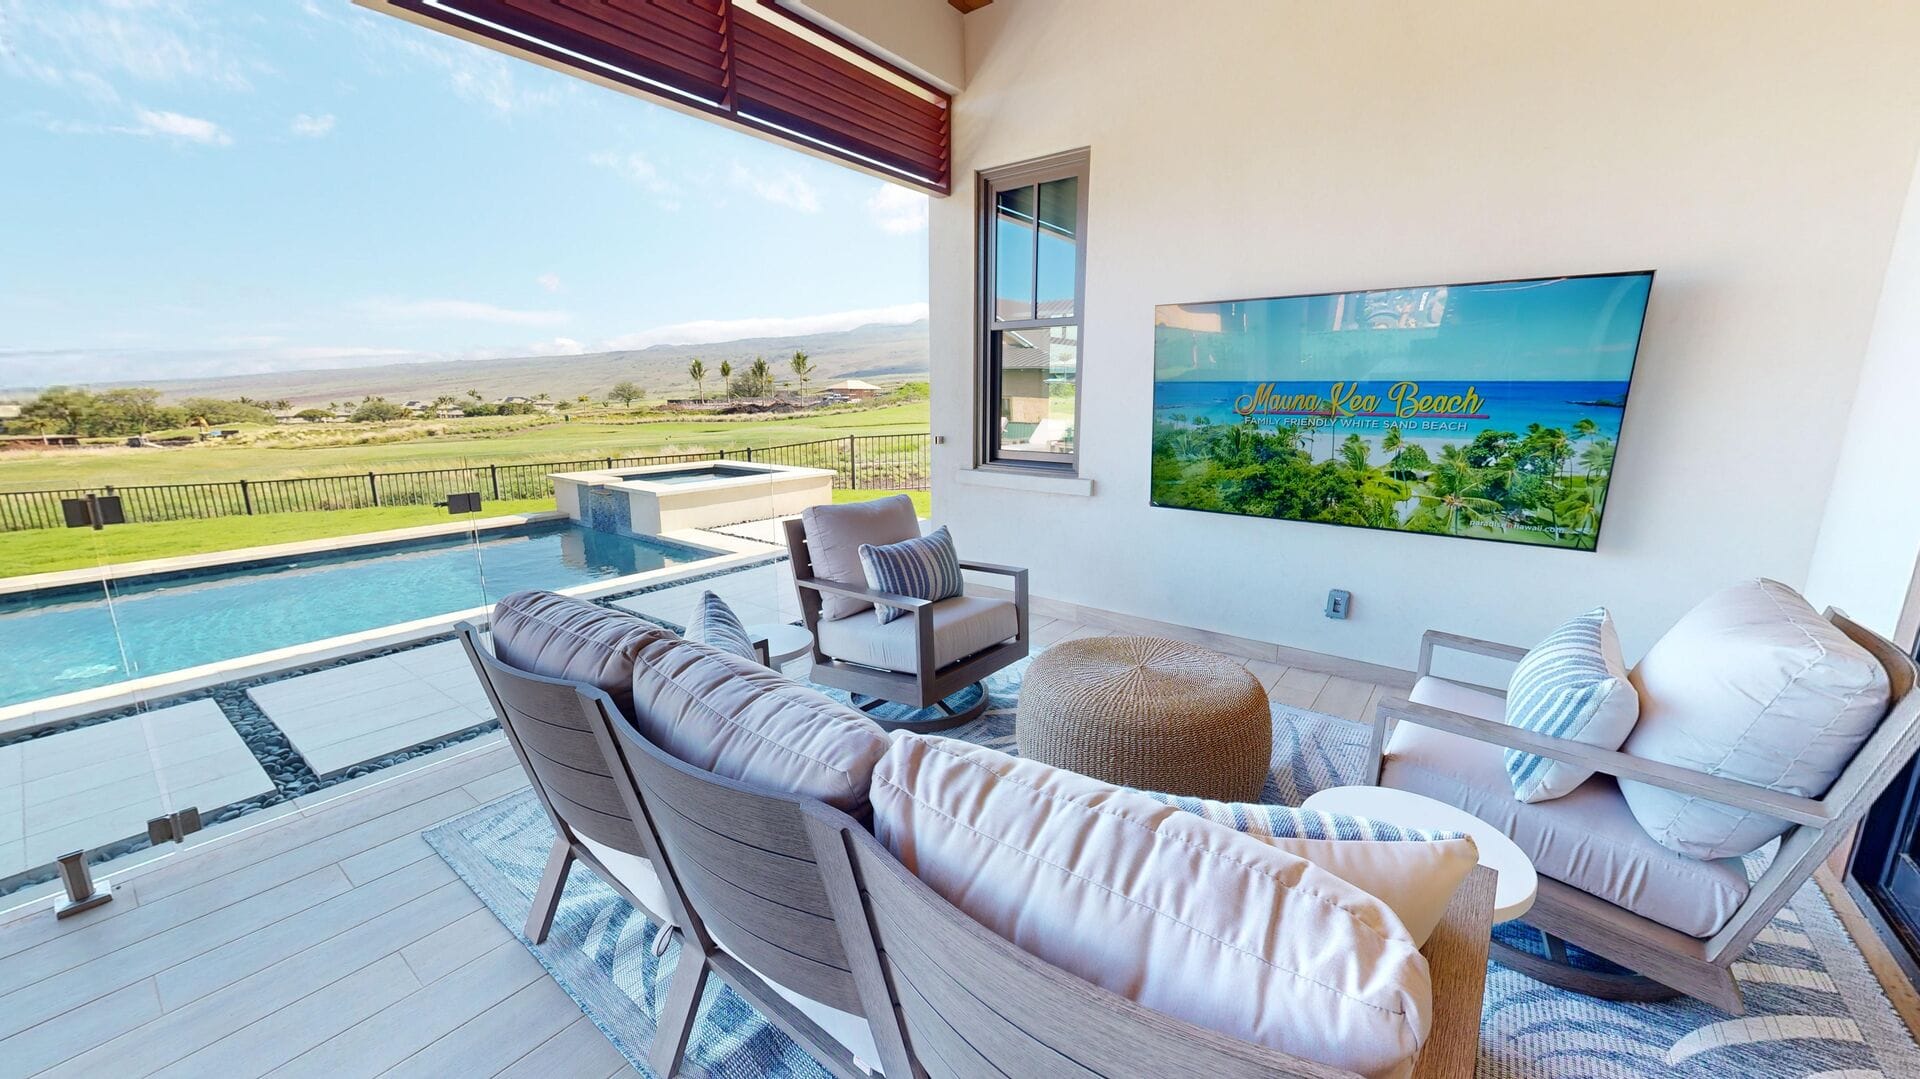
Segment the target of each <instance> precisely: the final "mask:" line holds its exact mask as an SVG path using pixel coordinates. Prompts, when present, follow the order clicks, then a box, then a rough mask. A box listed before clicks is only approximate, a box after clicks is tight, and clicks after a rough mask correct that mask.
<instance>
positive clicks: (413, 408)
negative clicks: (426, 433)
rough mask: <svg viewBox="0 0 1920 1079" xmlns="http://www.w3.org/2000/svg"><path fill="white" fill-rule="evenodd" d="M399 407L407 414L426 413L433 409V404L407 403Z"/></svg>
mask: <svg viewBox="0 0 1920 1079" xmlns="http://www.w3.org/2000/svg"><path fill="white" fill-rule="evenodd" d="M401 407H403V408H405V409H406V410H407V411H408V412H427V411H429V410H431V409H432V408H433V402H431V401H408V402H407V403H406V404H405V405H403V406H401Z"/></svg>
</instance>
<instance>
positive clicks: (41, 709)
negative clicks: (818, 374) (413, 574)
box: [0, 514, 785, 737]
mask: <svg viewBox="0 0 1920 1079" xmlns="http://www.w3.org/2000/svg"><path fill="white" fill-rule="evenodd" d="M538 516H540V518H541V519H543V520H548V519H552V517H553V516H555V515H544V514H543V515H538ZM557 516H560V517H561V518H563V519H564V515H563V514H562V515H557ZM497 520H501V521H506V522H509V523H514V524H524V523H526V522H525V521H524V520H522V519H521V518H519V517H510V518H498V519H497ZM468 525H469V522H462V523H461V524H460V525H459V528H458V529H456V531H463V530H464V529H465V528H466V527H468ZM428 527H430V528H439V529H442V531H445V529H444V526H439V525H434V526H428ZM396 531H412V530H411V529H407V530H396ZM432 534H438V533H432ZM366 536H380V537H382V539H381V540H379V541H376V542H391V541H392V540H393V539H395V538H396V537H395V535H394V533H392V532H387V533H367V534H366ZM357 538H361V539H364V538H365V537H364V536H363V537H357ZM416 538H417V537H416ZM659 538H660V539H662V540H665V541H667V542H669V543H676V544H679V545H680V546H683V547H689V548H693V549H694V550H701V551H712V552H714V554H713V556H712V557H710V558H701V559H697V560H695V561H692V562H682V563H680V564H678V565H674V566H666V567H663V568H661V569H656V570H648V571H646V572H644V573H630V574H627V575H625V576H622V577H612V578H608V579H607V580H604V581H594V582H591V583H589V584H583V585H574V586H571V587H568V588H559V589H555V590H554V591H556V592H558V593H560V594H561V595H566V596H574V597H577V598H580V599H593V598H596V597H599V596H604V595H611V594H614V593H618V592H626V591H630V590H633V589H635V588H649V587H653V586H658V585H665V584H671V583H673V582H675V581H678V580H680V579H681V578H693V577H700V576H703V575H705V574H709V573H713V572H716V571H720V570H727V569H733V568H738V567H741V566H745V565H747V564H748V563H751V562H754V561H757V560H760V559H764V558H766V557H767V556H768V555H769V554H770V553H774V552H776V551H778V552H780V553H785V552H784V551H783V550H781V549H780V548H777V547H775V546H773V545H771V544H768V543H763V542H760V541H758V540H749V539H745V538H742V537H738V536H730V535H727V534H725V533H719V532H711V531H707V530H705V529H681V530H678V531H675V532H669V533H664V534H662V535H661V536H660V537H659ZM366 545H368V544H363V543H356V544H353V546H356V547H357V546H366ZM279 546H292V545H279ZM323 549H327V548H323ZM250 550H251V551H254V552H258V551H263V550H267V548H258V547H256V548H251V549H250ZM228 553H229V554H230V555H231V554H232V552H228ZM289 553H291V552H289ZM252 557H253V558H257V557H259V556H258V555H257V554H255V555H253V556H252ZM229 560H232V559H229ZM248 560H251V559H248ZM156 561H172V560H170V559H169V560H156ZM492 613H493V611H492V607H491V606H490V605H487V606H479V607H468V608H465V609H463V610H458V611H451V612H448V613H445V614H438V615H432V616H429V617H427V618H417V619H414V620H412V621H410V622H399V623H395V624H393V625H388V626H380V627H377V628H374V629H369V630H362V631H360V632H358V633H349V634H342V635H340V636H335V637H328V638H324V639H322V640H318V641H310V642H308V643H306V644H299V645H289V646H287V647H285V648H276V649H272V650H269V651H265V652H255V653H252V654H250V655H245V656H236V657H234V658H232V659H226V660H220V661H218V662H214V663H204V664H201V665H200V666H197V667H188V668H185V669H183V670H178V671H169V672H167V673H165V674H155V675H148V676H146V677H144V678H134V679H129V680H126V681H122V682H114V683H111V684H109V685H104V686H94V687H91V688H89V689H83V690H76V691H74V692H72V693H63V694H60V695H57V696H53V697H41V698H38V699H35V700H31V701H22V702H20V703H19V704H12V705H7V706H5V707H0V737H7V736H11V735H16V734H23V733H26V732H29V731H33V730H38V729H39V728H42V727H48V726H52V725H55V724H59V723H66V722H68V721H71V720H75V719H82V718H85V717H87V716H90V715H94V714H96V713H100V712H108V711H114V710H116V709H121V708H129V707H133V706H136V705H139V704H141V703H143V702H149V701H155V700H159V699H161V698H165V697H169V696H173V695H175V694H180V693H187V692H191V691H193V690H196V689H206V688H208V687H211V686H216V685H219V684H221V683H223V682H232V681H236V680H238V679H243V678H252V677H258V676H260V675H264V674H271V673H273V672H275V671H277V670H283V669H285V668H288V667H295V666H304V665H308V664H313V663H325V662H330V661H333V660H338V659H346V658H350V657H352V656H357V655H360V654H363V653H367V652H374V651H378V650H380V649H383V648H391V647H393V646H395V645H399V644H405V643H407V642H409V641H413V640H418V639H420V638H423V637H432V636H436V635H439V634H444V633H448V632H451V631H452V630H453V628H454V627H455V626H457V625H459V624H460V623H461V622H469V621H471V622H478V623H480V624H481V625H482V626H484V625H485V624H486V623H487V622H488V620H489V619H490V618H491V616H492Z"/></svg>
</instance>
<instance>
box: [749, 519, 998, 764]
mask: <svg viewBox="0 0 1920 1079" xmlns="http://www.w3.org/2000/svg"><path fill="white" fill-rule="evenodd" d="M783 527H784V529H785V535H786V540H787V554H788V556H789V558H791V560H792V562H793V583H794V585H795V587H797V588H798V589H799V592H800V616H801V619H802V621H803V622H804V623H805V624H806V627H807V632H808V633H811V634H813V674H812V675H811V677H812V679H813V681H815V682H818V683H820V684H821V685H823V686H832V687H834V688H835V689H844V690H846V691H847V692H848V693H849V694H852V695H853V697H854V703H855V704H857V705H858V706H859V707H860V708H861V709H862V710H871V709H873V708H875V707H877V706H879V705H880V704H883V703H885V702H887V701H897V702H899V703H901V704H908V705H912V706H913V707H914V708H929V707H932V706H934V705H938V706H939V707H940V710H941V711H942V712H944V713H945V715H944V716H943V717H941V718H938V719H933V720H921V721H908V722H896V721H892V720H887V719H882V718H881V717H879V716H875V717H874V721H875V722H877V723H879V724H880V725H881V726H882V727H885V728H887V729H888V730H899V729H902V728H904V729H907V730H916V731H940V730H946V729H948V728H950V727H957V726H959V725H960V724H962V723H966V722H968V721H970V720H973V719H977V718H979V716H980V714H981V713H982V712H985V711H986V710H987V693H986V687H984V686H982V687H981V690H980V696H979V700H977V701H976V702H974V703H973V704H972V705H970V706H969V707H967V708H966V709H964V710H961V711H955V710H954V709H953V708H951V707H949V706H948V704H947V698H949V697H951V696H953V695H954V694H956V693H958V692H960V691H961V690H963V689H966V688H967V687H968V686H971V685H974V684H975V683H978V682H979V681H981V680H982V679H984V678H986V677H987V676H988V675H990V674H993V673H994V672H995V671H999V670H1002V669H1004V668H1006V667H1008V666H1010V665H1012V664H1014V663H1017V662H1019V661H1020V660H1022V659H1025V658H1026V656H1027V652H1028V650H1029V646H1030V642H1029V633H1028V623H1029V615H1028V606H1029V604H1028V596H1027V571H1026V570H1024V569H1021V568H1018V567H1015V566H1000V565H995V564H993V563H991V562H968V561H962V562H961V563H960V568H961V569H963V570H971V571H973V572H975V573H990V574H994V575H996V576H1001V577H1009V578H1012V580H1013V603H1014V607H1015V608H1016V609H1017V610H1018V611H1019V619H1020V622H1019V629H1018V631H1017V632H1016V633H1015V634H1014V636H1013V637H1012V638H1010V639H1008V640H1005V641H1002V642H1001V643H999V644H996V645H993V646H992V647H990V648H987V649H984V650H982V651H979V652H975V653H974V654H973V655H971V656H965V657H963V658H961V659H960V660H958V661H956V662H954V663H951V664H948V665H947V666H946V667H941V666H940V665H939V664H938V663H936V662H935V660H934V641H933V607H934V604H933V603H932V602H930V601H928V600H924V599H916V598H914V597H912V596H901V595H896V594H894V593H892V592H882V591H880V590H878V589H874V588H868V587H867V586H866V585H864V584H855V583H852V582H848V581H830V580H827V579H826V578H824V577H816V576H814V574H813V558H812V556H811V555H810V554H809V553H808V551H807V528H806V524H805V523H804V522H802V521H801V519H800V518H798V517H794V518H791V519H789V520H788V521H786V523H785V525H784V526H783ZM822 596H843V597H845V598H847V599H860V600H866V601H867V602H869V603H874V604H878V605H880V606H882V607H896V608H899V609H900V610H903V611H906V612H907V613H908V615H910V616H911V617H912V618H913V633H914V643H915V649H916V652H915V654H916V655H917V656H918V662H917V663H916V664H915V665H914V670H913V671H911V672H903V671H889V670H883V669H881V668H879V667H869V666H866V665H865V664H861V663H853V662H850V661H847V660H843V659H838V658H835V657H833V656H830V655H828V654H827V653H825V652H823V651H821V649H820V605H821V597H822ZM863 696H864V697H866V698H867V700H865V701H862V700H860V698H861V697H863Z"/></svg>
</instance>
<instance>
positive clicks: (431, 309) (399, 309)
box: [355, 296, 573, 326]
mask: <svg viewBox="0 0 1920 1079" xmlns="http://www.w3.org/2000/svg"><path fill="white" fill-rule="evenodd" d="M355 306H356V308H357V309H358V310H359V311H360V312H361V313H362V314H364V315H367V316H368V317H370V318H376V319H383V320H386V321H389V322H428V321H447V322H489V323H493V324H496V325H500V326H563V325H565V324H566V323H567V320H568V319H570V318H572V317H573V316H571V315H570V314H568V313H567V312H565V311H526V310H517V309H514V308H511V307H499V306H496V305H494V304H490V303H481V302H479V301H478V300H402V299H397V298H394V297H391V296H376V297H374V298H372V299H368V300H362V301H360V303H358V304H356V305H355Z"/></svg>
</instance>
